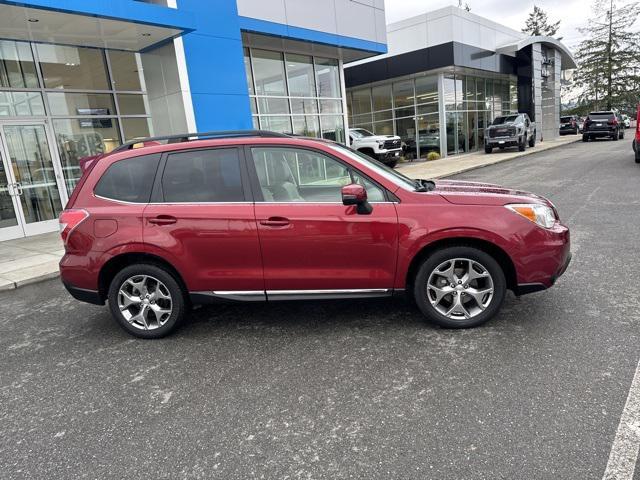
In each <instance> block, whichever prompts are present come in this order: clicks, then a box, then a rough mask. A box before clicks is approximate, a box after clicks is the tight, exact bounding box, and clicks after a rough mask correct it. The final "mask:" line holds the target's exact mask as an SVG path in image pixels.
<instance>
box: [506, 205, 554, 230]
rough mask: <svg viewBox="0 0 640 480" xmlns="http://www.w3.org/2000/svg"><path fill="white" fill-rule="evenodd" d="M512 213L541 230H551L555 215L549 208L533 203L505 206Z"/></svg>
mask: <svg viewBox="0 0 640 480" xmlns="http://www.w3.org/2000/svg"><path fill="white" fill-rule="evenodd" d="M505 206H506V207H507V208H508V209H509V210H511V211H512V212H515V213H517V214H518V215H522V216H523V217H524V218H526V219H527V220H531V221H532V222H533V223H536V224H538V225H540V226H541V227H543V228H552V227H553V226H554V225H555V223H556V220H558V219H557V218H556V214H555V213H554V211H553V209H552V208H551V207H547V206H546V205H538V204H535V203H518V204H512V205H505Z"/></svg>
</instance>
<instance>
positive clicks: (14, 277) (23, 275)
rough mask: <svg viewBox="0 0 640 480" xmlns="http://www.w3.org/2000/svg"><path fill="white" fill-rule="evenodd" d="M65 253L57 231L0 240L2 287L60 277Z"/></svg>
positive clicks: (11, 287) (0, 286) (5, 288)
mask: <svg viewBox="0 0 640 480" xmlns="http://www.w3.org/2000/svg"><path fill="white" fill-rule="evenodd" d="M63 254H64V248H63V246H62V240H60V234H59V233H58V232H53V233H45V234H44V235H36V236H35V237H28V238H19V239H17V240H8V241H6V242H0V290H10V289H13V288H18V287H21V286H22V285H27V284H29V283H35V282H39V281H42V280H46V279H48V278H54V277H57V276H58V262H59V261H60V258H62V255H63Z"/></svg>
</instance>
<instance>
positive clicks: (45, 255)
mask: <svg viewBox="0 0 640 480" xmlns="http://www.w3.org/2000/svg"><path fill="white" fill-rule="evenodd" d="M580 139H581V137H580V136H577V135H576V136H573V135H571V136H566V137H560V138H559V139H557V140H552V141H547V142H543V143H538V144H536V146H535V147H534V148H527V150H525V151H524V152H518V151H517V150H515V151H514V150H513V149H510V150H505V151H501V150H497V149H496V150H494V152H493V153H492V154H490V155H487V154H486V153H484V152H482V153H470V154H468V155H459V156H456V157H451V158H443V159H441V160H435V161H431V162H414V163H403V164H400V165H399V166H398V167H397V169H398V170H399V171H401V172H402V173H404V174H405V175H408V176H410V177H412V178H442V177H448V176H450V175H455V174H457V173H462V172H466V171H469V170H474V169H476V168H482V167H484V166H487V165H493V164H496V163H500V162H506V161H507V160H512V159H514V158H518V157H522V156H524V155H530V154H532V153H538V152H543V151H545V150H549V149H552V148H557V147H561V146H563V145H566V144H568V143H573V142H577V141H578V140H580ZM63 254H64V249H63V247H62V241H61V240H60V235H59V234H58V233H57V232H53V233H47V234H44V235H38V236H35V237H29V238H20V239H18V240H9V241H6V242H0V291H1V290H11V289H14V288H18V287H21V286H22V285H27V284H29V283H35V282H39V281H42V280H46V279H49V278H54V277H57V276H58V262H59V261H60V258H61V257H62V255H63Z"/></svg>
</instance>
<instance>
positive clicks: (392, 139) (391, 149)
mask: <svg viewBox="0 0 640 480" xmlns="http://www.w3.org/2000/svg"><path fill="white" fill-rule="evenodd" d="M349 145H350V146H351V148H353V149H354V150H357V151H358V152H361V153H364V154H365V155H368V156H370V157H371V158H375V159H376V160H379V161H381V162H382V163H384V164H385V165H388V166H390V167H391V168H393V167H395V166H396V164H397V163H398V160H400V155H401V154H402V142H401V140H400V137H398V136H395V135H374V134H373V133H371V132H370V131H369V130H365V129H364V128H352V129H350V130H349Z"/></svg>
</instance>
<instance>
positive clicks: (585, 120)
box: [584, 117, 591, 125]
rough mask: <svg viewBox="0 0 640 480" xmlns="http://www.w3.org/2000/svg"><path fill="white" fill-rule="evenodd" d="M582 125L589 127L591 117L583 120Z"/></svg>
mask: <svg viewBox="0 0 640 480" xmlns="http://www.w3.org/2000/svg"><path fill="white" fill-rule="evenodd" d="M584 124H585V125H591V117H587V118H585V119H584Z"/></svg>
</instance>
